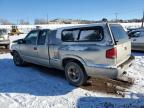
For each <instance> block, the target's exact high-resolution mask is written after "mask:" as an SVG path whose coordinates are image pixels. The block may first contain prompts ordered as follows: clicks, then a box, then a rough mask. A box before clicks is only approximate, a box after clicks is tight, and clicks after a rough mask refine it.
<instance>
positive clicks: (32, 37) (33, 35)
mask: <svg viewBox="0 0 144 108" xmlns="http://www.w3.org/2000/svg"><path fill="white" fill-rule="evenodd" d="M38 34H39V31H32V32H30V33H29V34H28V36H27V37H26V38H25V41H26V44H31V45H36V41H37V36H38Z"/></svg>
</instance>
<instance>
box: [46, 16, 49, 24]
mask: <svg viewBox="0 0 144 108" xmlns="http://www.w3.org/2000/svg"><path fill="white" fill-rule="evenodd" d="M46 19H47V20H46V21H47V24H48V23H49V19H48V14H47V16H46Z"/></svg>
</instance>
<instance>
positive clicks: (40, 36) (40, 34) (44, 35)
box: [37, 30, 47, 45]
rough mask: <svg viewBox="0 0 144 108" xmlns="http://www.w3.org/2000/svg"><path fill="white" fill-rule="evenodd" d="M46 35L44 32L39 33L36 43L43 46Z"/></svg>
mask: <svg viewBox="0 0 144 108" xmlns="http://www.w3.org/2000/svg"><path fill="white" fill-rule="evenodd" d="M46 35H47V31H46V30H42V31H40V33H39V36H38V42H37V44H38V45H45V41H46Z"/></svg>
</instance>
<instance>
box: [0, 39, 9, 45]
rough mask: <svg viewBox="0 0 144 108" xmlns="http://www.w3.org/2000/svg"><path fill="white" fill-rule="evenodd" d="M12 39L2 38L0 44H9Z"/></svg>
mask: <svg viewBox="0 0 144 108" xmlns="http://www.w3.org/2000/svg"><path fill="white" fill-rule="evenodd" d="M9 44H10V40H0V46H4V45H9Z"/></svg>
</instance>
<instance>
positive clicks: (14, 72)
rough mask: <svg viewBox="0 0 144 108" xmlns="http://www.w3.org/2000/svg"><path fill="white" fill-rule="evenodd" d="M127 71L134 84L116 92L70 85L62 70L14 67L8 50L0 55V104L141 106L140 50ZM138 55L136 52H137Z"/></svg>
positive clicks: (5, 107)
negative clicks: (119, 93) (94, 90)
mask: <svg viewBox="0 0 144 108" xmlns="http://www.w3.org/2000/svg"><path fill="white" fill-rule="evenodd" d="M133 54H134V55H136V61H135V63H134V65H133V67H132V68H130V69H129V70H128V71H129V72H130V74H131V75H132V76H133V77H134V78H135V83H134V85H133V86H132V87H131V88H129V89H128V90H127V92H126V96H125V98H122V97H120V96H116V95H112V94H106V93H100V92H92V91H87V90H84V89H82V88H77V87H73V86H71V85H69V84H68V82H67V81H66V80H65V77H64V74H63V73H62V72H59V71H57V72H55V70H53V69H46V70H45V69H41V67H38V66H33V65H30V66H26V67H16V66H15V65H14V63H13V61H12V56H11V55H10V54H1V55H0V107H1V108H96V107H97V108H131V107H132V108H135V107H138V108H139V107H144V53H133ZM137 55H138V56H137Z"/></svg>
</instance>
